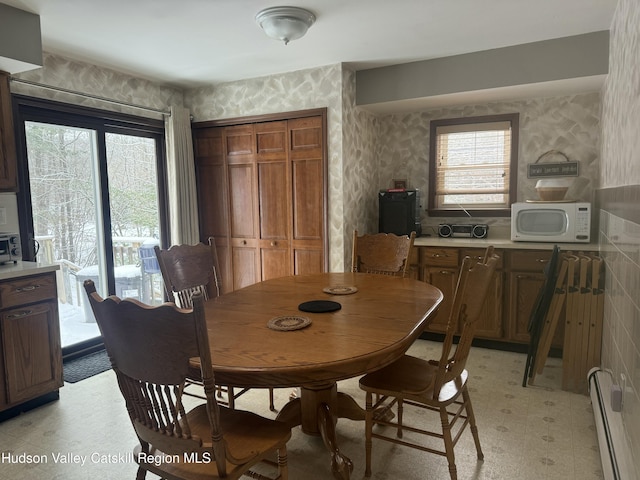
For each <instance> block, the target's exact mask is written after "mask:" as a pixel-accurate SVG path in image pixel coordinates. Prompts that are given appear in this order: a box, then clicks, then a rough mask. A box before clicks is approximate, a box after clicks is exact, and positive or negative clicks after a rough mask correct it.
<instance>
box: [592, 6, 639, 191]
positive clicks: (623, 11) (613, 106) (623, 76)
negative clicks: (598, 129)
mask: <svg viewBox="0 0 640 480" xmlns="http://www.w3.org/2000/svg"><path fill="white" fill-rule="evenodd" d="M602 124H603V129H602V160H603V161H602V163H601V175H602V178H601V183H600V186H601V187H615V186H620V185H638V184H640V168H638V167H639V165H640V131H639V127H638V126H639V125H640V2H638V0H619V2H618V8H617V10H616V14H615V17H614V20H613V24H612V25H611V32H610V40H609V75H608V77H607V82H606V84H605V88H604V97H603V111H602Z"/></svg>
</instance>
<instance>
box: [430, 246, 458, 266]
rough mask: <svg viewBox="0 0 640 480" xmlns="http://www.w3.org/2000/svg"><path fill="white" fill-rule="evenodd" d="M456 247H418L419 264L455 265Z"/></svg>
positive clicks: (456, 262) (456, 258) (456, 259)
mask: <svg viewBox="0 0 640 480" xmlns="http://www.w3.org/2000/svg"><path fill="white" fill-rule="evenodd" d="M458 252H459V249H458V248H437V247H420V265H427V266H430V267H457V266H458Z"/></svg>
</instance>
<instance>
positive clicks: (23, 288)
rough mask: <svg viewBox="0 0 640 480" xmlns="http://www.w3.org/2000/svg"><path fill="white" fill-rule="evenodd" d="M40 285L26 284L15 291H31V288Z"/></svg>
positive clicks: (33, 288)
mask: <svg viewBox="0 0 640 480" xmlns="http://www.w3.org/2000/svg"><path fill="white" fill-rule="evenodd" d="M40 287H41V285H27V286H26V287H20V288H16V293H22V292H32V291H33V290H35V289H37V288H40Z"/></svg>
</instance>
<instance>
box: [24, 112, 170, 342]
mask: <svg viewBox="0 0 640 480" xmlns="http://www.w3.org/2000/svg"><path fill="white" fill-rule="evenodd" d="M54 113H55V112H46V115H43V112H42V111H40V110H38V109H33V108H24V109H23V111H22V117H23V118H22V120H23V121H22V125H21V126H22V127H23V129H24V152H23V153H24V154H25V155H26V159H25V161H24V162H23V165H22V167H23V171H22V172H21V175H24V176H25V177H26V178H25V179H24V181H23V182H22V184H23V185H24V187H25V192H24V193H23V194H21V195H22V199H21V200H22V201H21V202H19V204H20V205H21V206H22V207H23V208H22V210H23V212H21V225H22V224H26V225H22V229H23V230H25V227H26V230H27V238H28V239H32V240H33V249H32V253H33V254H36V256H37V259H38V260H41V261H46V262H49V263H57V264H58V265H59V266H60V270H59V272H58V297H59V298H58V300H59V302H58V303H59V315H60V326H61V337H62V346H63V351H65V350H66V351H69V350H73V349H74V348H77V347H80V346H85V345H86V344H87V343H92V342H93V341H95V340H96V339H98V338H99V335H100V332H99V330H98V328H97V325H96V323H95V319H94V318H93V314H92V312H91V309H90V307H89V305H88V302H87V300H86V298H85V293H84V289H83V282H84V281H86V280H92V281H93V282H95V284H96V287H97V290H98V292H99V293H100V294H101V295H103V296H106V295H109V294H116V295H118V296H119V297H121V298H124V297H132V298H136V299H138V300H140V301H143V302H145V303H149V304H154V303H155V304H157V303H160V302H162V300H163V298H164V296H163V285H162V282H161V275H160V272H159V269H158V267H157V263H156V261H155V253H154V250H153V248H154V246H155V245H160V240H161V238H163V236H164V234H165V230H164V228H163V225H164V223H165V222H164V213H163V212H164V208H163V201H162V199H163V198H164V196H163V195H162V192H163V188H162V186H163V185H164V181H163V179H164V174H163V172H164V170H163V168H162V165H163V162H162V159H163V149H162V145H163V136H162V132H161V131H156V132H154V131H149V129H139V128H131V126H130V125H125V126H123V125H116V124H114V123H113V122H112V121H110V122H107V123H106V124H104V123H102V122H96V121H95V119H93V118H90V119H87V118H84V117H82V116H68V115H65V114H60V115H59V116H58V117H57V118H56V117H55V115H54ZM25 167H26V168H25ZM28 210H30V215H29V214H27V215H25V214H24V213H27V211H28ZM23 236H24V233H23ZM27 250H28V249H27Z"/></svg>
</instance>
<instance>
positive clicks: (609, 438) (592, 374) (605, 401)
mask: <svg viewBox="0 0 640 480" xmlns="http://www.w3.org/2000/svg"><path fill="white" fill-rule="evenodd" d="M588 380H589V394H590V396H591V404H592V405H593V414H594V417H595V423H596V431H597V434H598V444H599V447H600V458H601V460H602V471H603V473H604V479H605V480H625V478H624V477H621V476H620V471H621V469H623V468H624V463H625V462H624V457H625V452H624V450H625V449H626V441H625V436H624V430H623V427H622V418H621V414H620V413H619V412H614V411H613V409H612V408H611V388H612V386H613V382H612V379H611V374H610V373H609V372H607V371H604V370H601V369H599V368H593V369H591V371H589V375H588ZM622 471H623V472H624V470H622Z"/></svg>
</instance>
